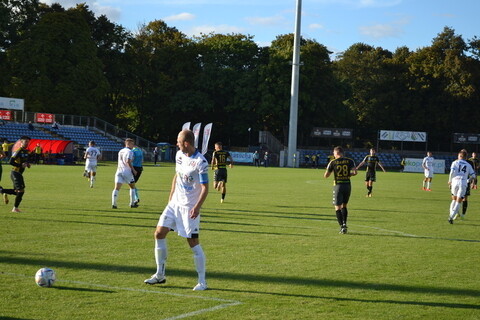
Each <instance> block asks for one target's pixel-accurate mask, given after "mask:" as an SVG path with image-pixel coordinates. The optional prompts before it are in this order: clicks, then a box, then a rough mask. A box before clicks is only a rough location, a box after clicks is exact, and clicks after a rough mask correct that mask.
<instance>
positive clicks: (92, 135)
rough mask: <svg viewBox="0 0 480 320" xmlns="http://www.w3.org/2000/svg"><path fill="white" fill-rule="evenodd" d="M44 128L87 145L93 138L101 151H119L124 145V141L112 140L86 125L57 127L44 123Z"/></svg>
mask: <svg viewBox="0 0 480 320" xmlns="http://www.w3.org/2000/svg"><path fill="white" fill-rule="evenodd" d="M43 128H44V130H47V131H50V132H51V134H53V135H56V136H57V137H60V138H62V139H67V140H72V141H74V142H75V143H77V144H78V145H83V146H87V145H88V142H89V141H91V140H93V141H95V143H96V145H97V147H98V148H99V149H100V150H101V151H118V150H120V149H121V148H122V146H123V145H122V143H120V142H118V141H115V140H112V139H110V138H108V137H106V136H104V135H102V134H99V133H97V132H94V131H92V130H90V129H88V128H86V127H79V126H61V127H59V128H58V129H55V128H52V127H51V126H48V125H44V126H43ZM57 139H58V138H57Z"/></svg>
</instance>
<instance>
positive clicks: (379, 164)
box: [378, 161, 387, 172]
mask: <svg viewBox="0 0 480 320" xmlns="http://www.w3.org/2000/svg"><path fill="white" fill-rule="evenodd" d="M378 166H379V167H380V168H382V170H383V172H387V170H385V168H384V167H383V166H382V164H381V163H380V161H378Z"/></svg>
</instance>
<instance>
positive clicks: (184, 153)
mask: <svg viewBox="0 0 480 320" xmlns="http://www.w3.org/2000/svg"><path fill="white" fill-rule="evenodd" d="M194 143H195V137H194V134H193V132H192V131H190V130H182V131H180V133H179V134H178V137H177V146H178V148H179V149H180V150H179V151H178V152H177V154H176V156H175V160H176V166H175V171H176V174H175V176H174V178H173V181H172V188H171V190H170V197H169V202H168V204H167V206H166V208H165V210H164V211H163V213H162V215H161V216H160V219H159V221H158V224H157V228H156V229H155V262H156V264H157V272H156V273H155V274H154V275H152V277H151V278H149V279H146V280H145V281H144V282H145V283H146V284H156V283H165V282H166V278H165V261H166V259H167V243H166V236H167V234H168V232H169V231H170V230H175V231H176V232H177V233H178V235H179V236H182V237H184V238H186V239H187V242H188V244H189V246H190V248H191V249H192V252H193V260H194V262H195V268H196V271H197V273H198V284H197V285H196V286H195V287H194V288H193V290H206V289H207V282H206V280H205V254H204V252H203V249H202V247H201V246H200V240H199V233H200V208H201V207H202V204H203V202H204V201H205V199H206V198H207V194H208V167H209V166H208V162H207V160H206V159H205V158H204V157H203V155H202V154H201V153H200V152H198V151H197V150H196V149H195V144H194Z"/></svg>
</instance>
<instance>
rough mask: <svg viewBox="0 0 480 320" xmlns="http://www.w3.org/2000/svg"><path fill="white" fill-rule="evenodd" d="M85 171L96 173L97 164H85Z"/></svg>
mask: <svg viewBox="0 0 480 320" xmlns="http://www.w3.org/2000/svg"><path fill="white" fill-rule="evenodd" d="M85 171H87V172H97V164H96V163H95V164H93V163H90V162H88V161H87V162H86V163H85Z"/></svg>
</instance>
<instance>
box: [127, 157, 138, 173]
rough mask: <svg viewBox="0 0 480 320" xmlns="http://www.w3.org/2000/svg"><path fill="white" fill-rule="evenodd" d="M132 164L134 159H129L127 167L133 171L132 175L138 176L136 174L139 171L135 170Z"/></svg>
mask: <svg viewBox="0 0 480 320" xmlns="http://www.w3.org/2000/svg"><path fill="white" fill-rule="evenodd" d="M132 163H133V159H132V158H129V159H128V160H127V165H128V166H129V167H130V170H132V173H133V174H134V175H136V174H137V170H135V168H134V167H133V165H132Z"/></svg>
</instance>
